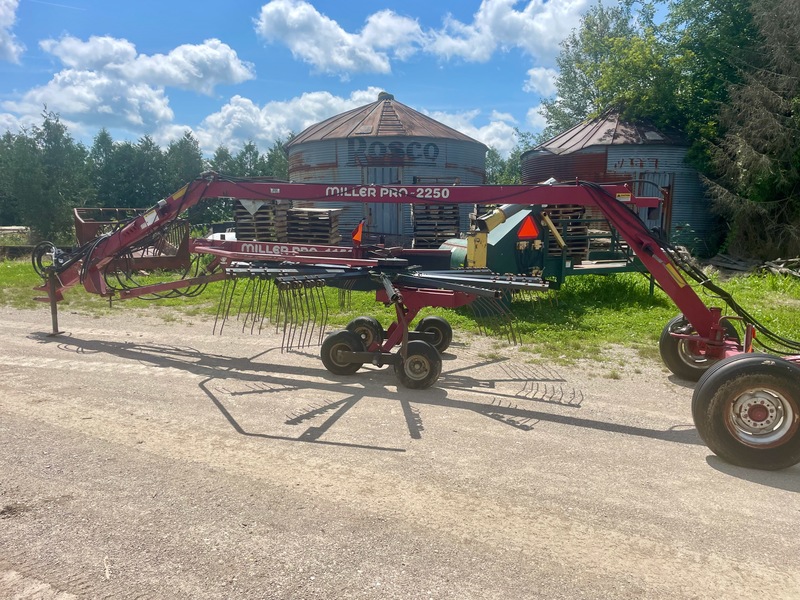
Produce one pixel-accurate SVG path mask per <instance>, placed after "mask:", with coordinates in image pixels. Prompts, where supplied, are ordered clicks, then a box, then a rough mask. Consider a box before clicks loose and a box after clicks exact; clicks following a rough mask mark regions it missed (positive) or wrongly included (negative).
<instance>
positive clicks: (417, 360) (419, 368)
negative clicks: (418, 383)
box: [406, 356, 430, 379]
mask: <svg viewBox="0 0 800 600" xmlns="http://www.w3.org/2000/svg"><path fill="white" fill-rule="evenodd" d="M428 371H430V366H429V365H428V361H427V360H425V359H424V358H423V357H421V356H414V357H412V358H410V359H409V360H408V361H407V362H406V373H408V376H409V377H413V378H414V379H421V378H423V377H425V376H426V375H427V374H428Z"/></svg>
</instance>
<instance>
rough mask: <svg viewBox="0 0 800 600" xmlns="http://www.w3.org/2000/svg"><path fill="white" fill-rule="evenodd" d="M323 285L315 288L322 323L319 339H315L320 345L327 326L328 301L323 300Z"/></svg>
mask: <svg viewBox="0 0 800 600" xmlns="http://www.w3.org/2000/svg"><path fill="white" fill-rule="evenodd" d="M324 288H325V284H324V283H321V284H320V285H319V287H318V288H317V300H318V304H319V307H320V310H321V312H322V323H321V325H320V328H319V338H318V339H317V344H321V343H322V340H323V338H324V337H325V328H326V327H327V326H328V301H327V298H325V289H324Z"/></svg>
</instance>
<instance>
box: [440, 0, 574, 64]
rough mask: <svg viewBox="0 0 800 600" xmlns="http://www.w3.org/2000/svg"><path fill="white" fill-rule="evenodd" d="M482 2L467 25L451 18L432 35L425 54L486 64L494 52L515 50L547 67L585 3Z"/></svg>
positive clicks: (570, 0) (566, 0)
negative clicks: (520, 5) (518, 8)
mask: <svg viewBox="0 0 800 600" xmlns="http://www.w3.org/2000/svg"><path fill="white" fill-rule="evenodd" d="M517 4H519V1H518V0H483V1H482V2H481V5H480V8H479V9H478V12H476V13H475V14H474V15H473V20H472V22H471V23H462V22H461V21H458V20H456V19H454V18H452V17H448V18H447V19H446V20H445V24H444V27H443V28H442V29H441V30H440V31H438V32H436V33H435V35H434V41H433V43H432V44H431V45H430V46H429V47H428V48H427V50H428V51H430V52H433V53H435V54H437V55H440V56H443V57H445V58H461V59H464V60H467V61H473V62H486V61H488V60H489V59H490V58H491V57H492V55H493V54H494V52H495V51H497V50H503V51H506V50H510V49H513V48H518V49H520V50H522V51H524V52H526V53H527V54H529V55H531V56H533V57H535V58H536V59H537V60H538V61H539V62H541V63H543V64H551V63H552V61H553V59H554V58H555V56H556V55H557V54H558V52H559V44H560V43H561V40H563V39H564V38H565V37H566V35H567V34H568V33H569V32H570V31H571V30H572V29H573V28H574V27H575V26H576V25H577V23H578V22H579V19H580V15H581V14H582V12H583V11H584V10H585V9H586V7H587V6H588V0H550V1H549V2H546V1H542V0H532V1H530V2H527V3H526V4H525V5H524V6H523V8H522V10H516V9H515V6H516V5H517Z"/></svg>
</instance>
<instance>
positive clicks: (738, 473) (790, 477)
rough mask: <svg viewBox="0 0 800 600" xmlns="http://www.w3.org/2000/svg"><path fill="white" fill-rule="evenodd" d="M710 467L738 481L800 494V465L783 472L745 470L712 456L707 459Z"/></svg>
mask: <svg viewBox="0 0 800 600" xmlns="http://www.w3.org/2000/svg"><path fill="white" fill-rule="evenodd" d="M706 462H707V463H708V466H710V467H711V468H712V469H714V470H716V471H719V472H720V473H725V474H726V475H730V476H731V477H736V478H737V479H743V480H745V481H750V482H752V483H757V484H758V485H763V486H766V487H771V488H775V489H778V490H785V491H787V492H794V493H795V494H798V493H800V465H794V466H793V467H789V468H788V469H783V470H781V471H761V470H758V469H745V468H744V467H737V466H734V465H732V464H730V463H726V462H725V461H724V460H722V459H720V458H718V457H717V456H715V455H713V454H710V455H709V456H707V457H706Z"/></svg>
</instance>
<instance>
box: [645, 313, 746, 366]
mask: <svg viewBox="0 0 800 600" xmlns="http://www.w3.org/2000/svg"><path fill="white" fill-rule="evenodd" d="M723 327H724V328H725V332H726V334H727V336H728V338H729V339H735V340H736V341H737V342H738V341H739V332H738V331H736V328H735V327H734V326H733V325H732V324H731V323H729V322H727V321H723ZM676 329H686V332H687V333H693V332H694V329H693V328H692V326H691V325H690V324H689V321H688V320H687V319H686V317H684V316H683V315H678V316H677V317H675V318H673V319H670V321H669V323H667V324H666V325H665V326H664V329H663V330H662V331H661V337H660V338H659V339H658V350H659V352H660V353H661V360H663V361H664V364H665V365H666V366H667V368H668V369H669V370H670V371H672V373H673V374H675V375H677V376H678V377H680V378H681V379H686V380H687V381H698V380H699V379H700V378H701V377H702V376H703V373H705V372H706V371H707V370H708V369H709V368H710V367H711V366H712V365H713V364H715V363H716V362H717V361H716V360H713V359H709V358H706V357H705V356H702V355H699V354H693V353H692V351H691V349H690V348H689V344H690V342H688V341H686V340H681V339H677V338H674V337H672V335H670V332H672V331H675V330H676Z"/></svg>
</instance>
